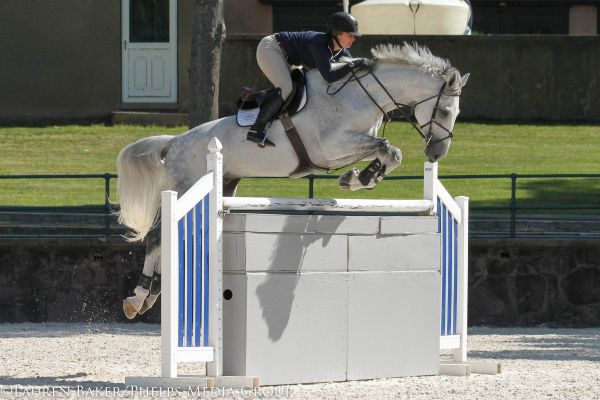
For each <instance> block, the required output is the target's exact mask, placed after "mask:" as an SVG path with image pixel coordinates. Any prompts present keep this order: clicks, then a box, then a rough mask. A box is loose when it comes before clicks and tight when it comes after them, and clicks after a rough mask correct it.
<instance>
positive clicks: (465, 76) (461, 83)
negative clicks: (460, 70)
mask: <svg viewBox="0 0 600 400" xmlns="http://www.w3.org/2000/svg"><path fill="white" fill-rule="evenodd" d="M469 76H471V73H470V72H467V73H466V74H465V75H464V76H463V77H462V78H460V87H464V86H465V85H466V84H467V81H468V80H469Z"/></svg>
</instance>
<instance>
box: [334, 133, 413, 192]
mask: <svg viewBox="0 0 600 400" xmlns="http://www.w3.org/2000/svg"><path fill="white" fill-rule="evenodd" d="M378 140H379V143H378V146H377V149H376V150H375V151H374V152H373V153H375V154H376V155H375V159H373V161H371V163H370V164H369V165H368V166H367V167H366V168H365V169H363V170H362V171H360V170H358V169H357V168H352V169H351V170H349V171H347V172H346V173H345V174H344V175H342V176H341V177H340V178H339V179H338V186H339V187H340V189H348V190H352V191H354V190H358V189H372V188H373V187H375V185H377V183H378V182H379V181H381V180H382V179H383V178H384V177H385V176H386V175H387V174H389V173H390V172H391V171H392V170H394V169H396V168H398V166H400V163H401V162H402V152H401V151H400V149H398V148H397V147H394V146H392V145H390V143H389V142H388V141H387V140H386V139H378Z"/></svg>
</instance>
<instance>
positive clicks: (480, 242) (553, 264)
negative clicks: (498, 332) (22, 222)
mask: <svg viewBox="0 0 600 400" xmlns="http://www.w3.org/2000/svg"><path fill="white" fill-rule="evenodd" d="M469 256H470V265H469V324H470V325H498V326H530V325H539V324H546V325H550V326H598V325H600V240H597V239H596V240H591V239H589V240H588V239H471V240H470V253H469ZM143 258H144V247H143V246H141V245H139V244H138V245H132V244H128V243H125V242H123V241H121V240H118V239H114V240H110V241H108V242H106V241H103V240H99V239H94V240H92V239H0V322H21V321H34V322H44V321H124V317H123V315H122V312H121V301H122V299H123V298H124V297H125V296H126V295H127V294H128V292H129V291H130V290H131V289H132V288H133V287H134V286H135V284H136V282H137V279H138V275H139V273H140V271H141V268H142V264H143ZM159 319H160V312H159V307H155V308H154V309H153V310H151V311H150V312H149V313H148V315H145V316H144V317H142V318H140V320H141V321H152V322H158V321H159Z"/></svg>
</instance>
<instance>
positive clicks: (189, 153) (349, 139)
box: [117, 43, 468, 318]
mask: <svg viewBox="0 0 600 400" xmlns="http://www.w3.org/2000/svg"><path fill="white" fill-rule="evenodd" d="M371 52H372V54H373V56H374V57H375V58H376V60H377V62H376V64H375V67H374V68H373V70H372V72H369V71H364V70H363V71H358V72H356V74H351V75H349V76H348V77H347V78H346V79H344V80H342V81H340V82H336V83H335V84H332V85H328V84H327V82H325V81H324V80H323V79H322V77H321V75H320V74H319V73H318V72H317V71H316V70H311V71H309V72H308V73H307V76H306V78H307V85H308V89H307V90H308V99H309V100H308V104H307V105H306V107H305V109H304V110H303V111H301V112H300V113H298V114H297V115H295V116H294V117H293V123H294V125H295V127H296V128H297V130H298V132H299V134H300V136H301V138H302V141H303V143H304V146H305V148H306V153H307V155H308V157H309V158H310V163H309V165H311V167H306V165H307V164H306V163H305V162H304V161H305V160H304V161H303V160H302V159H301V157H300V156H298V155H297V153H296V152H295V151H294V148H293V146H292V144H291V143H290V141H289V139H288V138H287V136H286V133H285V131H284V128H283V126H282V124H281V123H280V122H279V121H275V122H274V123H273V124H272V125H271V128H270V130H269V134H268V135H269V139H270V140H271V141H273V142H274V143H275V145H276V147H266V148H259V147H257V145H256V144H255V143H252V142H248V141H246V132H247V129H248V128H241V127H239V126H238V125H237V123H236V119H235V117H234V116H229V117H226V118H221V119H218V120H216V121H211V122H207V123H205V124H202V125H200V126H197V127H195V128H193V129H190V130H189V131H187V132H186V133H184V134H182V135H180V136H166V135H165V136H153V137H148V138H144V139H141V140H138V141H137V142H135V143H132V144H130V145H128V146H127V147H125V148H124V149H123V150H121V152H120V153H119V157H118V160H117V165H118V173H119V181H118V188H117V191H118V196H119V201H120V206H121V210H120V214H119V220H120V222H121V223H123V224H125V225H126V226H128V227H129V228H131V229H132V234H131V235H130V237H129V240H131V241H138V240H143V239H144V238H146V241H147V245H146V258H145V261H144V269H143V273H142V275H141V279H140V282H139V284H138V286H137V287H136V288H135V290H134V293H135V295H134V296H132V297H128V298H127V299H125V301H124V303H123V308H124V311H125V314H126V315H127V317H128V318H134V317H135V315H136V314H138V313H139V314H142V313H144V312H145V311H146V310H148V309H149V308H150V307H152V305H153V304H154V302H155V301H156V298H157V297H158V295H159V293H160V229H159V228H158V225H159V219H160V216H159V206H160V204H159V203H160V192H161V191H162V190H167V189H171V190H174V191H177V192H178V193H180V194H183V193H185V192H186V191H187V189H188V188H190V187H191V186H192V185H193V184H194V183H195V182H196V181H197V180H198V179H199V178H200V177H202V176H203V175H204V174H205V173H206V155H207V145H208V143H209V141H210V140H211V139H212V138H213V137H216V138H218V139H219V140H220V141H221V143H222V144H223V180H224V187H223V189H224V195H225V196H232V195H234V193H235V188H236V186H237V184H238V182H239V180H240V179H241V178H244V177H291V178H298V177H301V176H306V175H308V174H311V173H315V172H319V169H334V168H340V167H343V166H345V165H347V164H349V163H352V162H354V161H357V160H372V161H373V162H372V163H371V164H370V165H369V167H367V168H365V170H363V171H362V172H361V171H358V170H357V169H355V168H353V169H351V170H350V171H348V172H347V173H345V174H344V175H343V176H342V177H340V179H339V187H340V188H343V189H349V190H358V189H362V188H373V187H374V186H375V185H376V184H377V182H378V181H380V180H381V179H382V178H383V177H384V176H385V175H387V174H389V173H390V172H391V171H392V170H393V169H395V168H397V167H398V166H399V165H400V162H401V160H402V154H401V152H400V150H399V149H398V148H396V147H394V146H392V145H390V144H389V142H388V141H387V140H385V139H380V138H377V131H378V129H379V127H380V125H381V123H382V121H383V118H384V117H386V118H387V115H386V114H384V113H387V112H390V111H392V110H394V109H396V108H400V109H401V111H403V113H404V114H405V115H406V116H407V117H409V118H410V120H411V123H412V124H413V127H415V129H416V130H417V131H418V132H419V133H420V134H421V135H422V136H423V139H424V140H425V149H424V152H425V156H426V158H427V160H429V161H430V162H435V161H439V160H441V159H442V158H443V157H444V156H445V155H446V153H447V152H448V148H449V146H450V142H451V140H452V130H453V127H454V123H455V121H456V117H457V115H458V113H459V95H460V93H461V88H462V87H463V86H464V85H465V84H466V81H467V79H468V74H467V75H465V76H464V77H461V76H460V73H459V72H458V71H457V70H456V69H455V68H453V67H451V65H450V63H449V62H448V61H447V60H444V59H441V58H438V57H435V56H433V55H432V54H431V52H430V51H429V50H428V49H427V48H424V47H420V46H418V45H409V44H406V43H405V44H403V45H401V46H392V45H381V46H378V47H376V48H374V49H372V50H371ZM346 61H349V60H346ZM332 93H336V94H332ZM299 165H304V167H303V168H300V169H299V168H298V167H299Z"/></svg>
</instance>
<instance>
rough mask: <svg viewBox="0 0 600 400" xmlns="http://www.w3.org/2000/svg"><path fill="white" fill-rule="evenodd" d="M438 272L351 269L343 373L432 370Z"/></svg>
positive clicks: (437, 321) (436, 334)
mask: <svg viewBox="0 0 600 400" xmlns="http://www.w3.org/2000/svg"><path fill="white" fill-rule="evenodd" d="M439 288H440V274H439V273H438V272H435V271H419V272H391V273H385V272H370V273H355V274H351V276H350V279H349V290H348V292H349V295H348V379H349V380H353V379H371V378H384V377H393V376H414V375H434V374H437V373H438V366H439V361H438V359H439V346H440V342H439V331H440V294H439V293H440V290H439Z"/></svg>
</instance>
